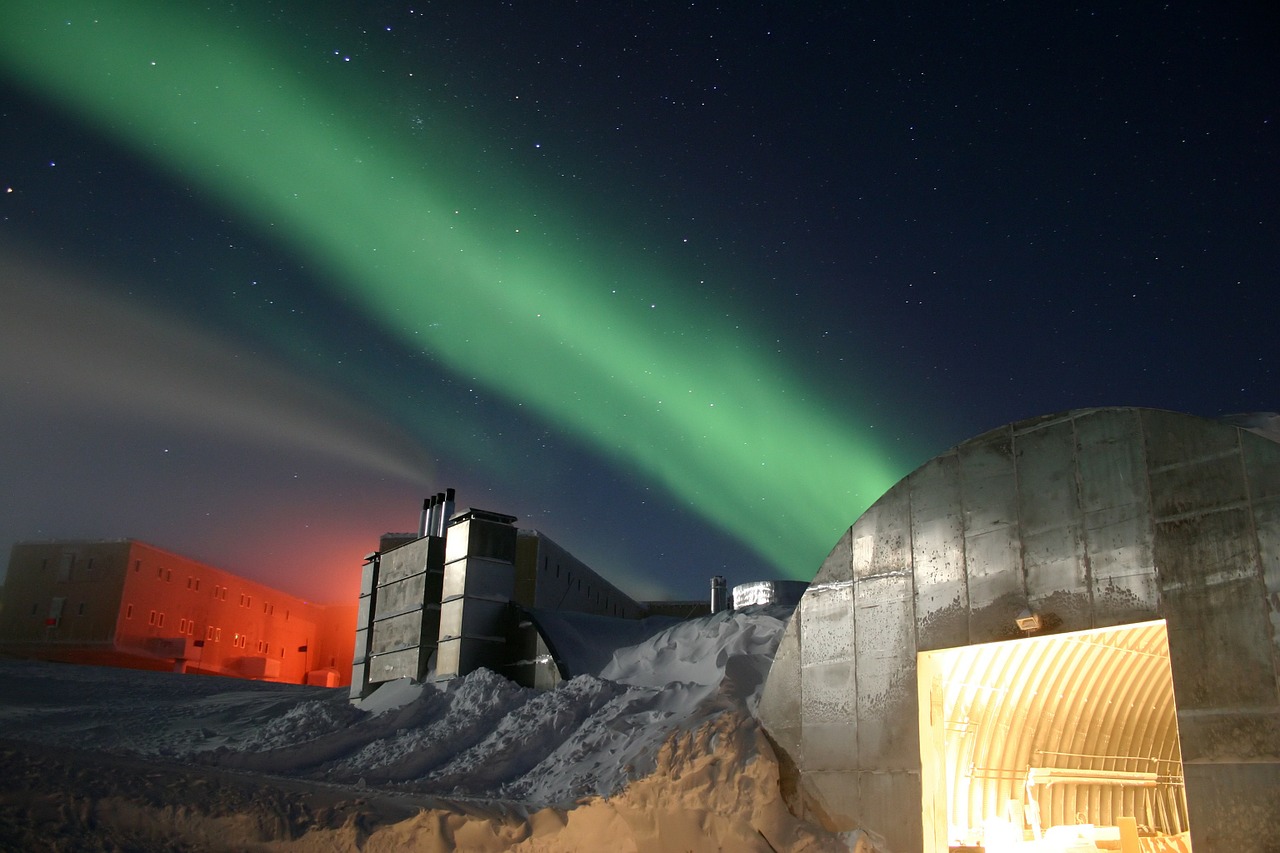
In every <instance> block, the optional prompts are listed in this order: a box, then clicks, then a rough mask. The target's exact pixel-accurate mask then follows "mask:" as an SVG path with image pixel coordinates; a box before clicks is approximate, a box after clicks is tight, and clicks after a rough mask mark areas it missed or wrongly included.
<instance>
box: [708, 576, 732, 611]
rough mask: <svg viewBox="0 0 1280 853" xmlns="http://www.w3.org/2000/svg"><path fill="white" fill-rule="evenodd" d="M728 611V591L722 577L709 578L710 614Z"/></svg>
mask: <svg viewBox="0 0 1280 853" xmlns="http://www.w3.org/2000/svg"><path fill="white" fill-rule="evenodd" d="M728 609H729V589H728V587H727V586H726V585H725V582H724V575H713V576H712V577H711V612H712V613H719V612H720V611H722V610H728Z"/></svg>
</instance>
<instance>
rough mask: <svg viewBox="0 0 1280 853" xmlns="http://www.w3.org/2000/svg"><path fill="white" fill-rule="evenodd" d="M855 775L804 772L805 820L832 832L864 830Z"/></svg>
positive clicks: (852, 772)
mask: <svg viewBox="0 0 1280 853" xmlns="http://www.w3.org/2000/svg"><path fill="white" fill-rule="evenodd" d="M859 775H860V774H858V773H856V772H854V771H819V772H810V773H805V774H804V775H803V777H802V780H801V788H802V791H803V795H804V797H805V798H806V799H807V800H809V801H810V803H809V804H807V805H808V808H807V809H806V814H805V817H807V818H808V819H809V820H812V821H814V822H815V823H821V824H822V825H823V826H826V827H827V828H828V829H830V830H832V831H833V832H847V831H849V830H852V829H859V828H861V827H867V826H868V824H867V823H866V821H865V820H863V815H862V812H861V809H860V805H859V803H858V776H859ZM877 831H879V830H877ZM894 849H897V848H894Z"/></svg>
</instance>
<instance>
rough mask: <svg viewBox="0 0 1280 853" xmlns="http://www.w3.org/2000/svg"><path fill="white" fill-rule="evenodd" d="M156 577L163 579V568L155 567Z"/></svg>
mask: <svg viewBox="0 0 1280 853" xmlns="http://www.w3.org/2000/svg"><path fill="white" fill-rule="evenodd" d="M156 577H157V578H163V577H164V566H156Z"/></svg>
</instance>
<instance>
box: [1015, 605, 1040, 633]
mask: <svg viewBox="0 0 1280 853" xmlns="http://www.w3.org/2000/svg"><path fill="white" fill-rule="evenodd" d="M1013 621H1014V622H1016V623H1018V630H1019V631H1022V632H1023V633H1024V634H1030V633H1032V632H1034V631H1039V630H1040V626H1041V622H1040V614H1039V613H1032V612H1031V611H1030V610H1028V609H1026V608H1023V610H1022V612H1021V613H1019V614H1018V615H1017V617H1015V618H1014V620H1013Z"/></svg>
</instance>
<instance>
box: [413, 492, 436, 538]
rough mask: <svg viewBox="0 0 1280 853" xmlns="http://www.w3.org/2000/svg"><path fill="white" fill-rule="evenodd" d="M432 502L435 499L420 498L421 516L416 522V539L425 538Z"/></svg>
mask: <svg viewBox="0 0 1280 853" xmlns="http://www.w3.org/2000/svg"><path fill="white" fill-rule="evenodd" d="M434 500H435V498H422V515H421V516H419V520H417V537H419V539H421V538H422V537H425V535H426V534H428V530H429V529H430V520H431V502H433V501H434Z"/></svg>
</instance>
